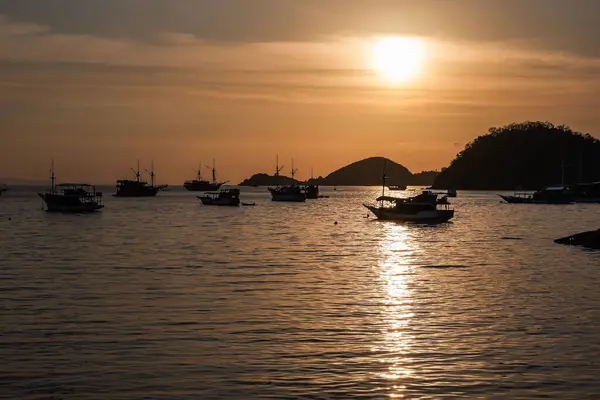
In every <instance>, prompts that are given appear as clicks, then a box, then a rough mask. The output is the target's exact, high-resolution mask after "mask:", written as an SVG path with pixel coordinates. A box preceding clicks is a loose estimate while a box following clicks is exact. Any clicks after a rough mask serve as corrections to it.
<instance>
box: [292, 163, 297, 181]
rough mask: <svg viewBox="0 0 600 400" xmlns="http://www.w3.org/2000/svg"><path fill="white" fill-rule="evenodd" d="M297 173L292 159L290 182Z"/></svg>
mask: <svg viewBox="0 0 600 400" xmlns="http://www.w3.org/2000/svg"><path fill="white" fill-rule="evenodd" d="M296 172H298V168H296V169H294V159H293V158H292V180H294V175H296Z"/></svg>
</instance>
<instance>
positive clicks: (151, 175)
mask: <svg viewBox="0 0 600 400" xmlns="http://www.w3.org/2000/svg"><path fill="white" fill-rule="evenodd" d="M149 174H150V186H154V160H152V161H150V172H149Z"/></svg>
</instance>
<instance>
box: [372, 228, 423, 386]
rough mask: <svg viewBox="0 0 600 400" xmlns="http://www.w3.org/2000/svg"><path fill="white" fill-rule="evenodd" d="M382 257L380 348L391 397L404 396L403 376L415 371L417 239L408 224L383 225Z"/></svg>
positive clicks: (383, 373)
mask: <svg viewBox="0 0 600 400" xmlns="http://www.w3.org/2000/svg"><path fill="white" fill-rule="evenodd" d="M383 229H384V235H383V240H382V242H381V248H380V253H381V261H380V263H379V269H380V271H381V280H382V285H383V287H382V289H383V293H382V301H383V305H384V307H383V313H382V321H381V323H382V326H383V328H382V333H383V338H382V343H381V346H380V347H379V348H378V349H377V350H378V351H380V352H382V353H383V354H384V357H383V360H384V364H386V365H387V369H386V370H385V371H383V372H382V373H381V376H382V377H383V378H384V379H385V380H387V381H389V382H390V383H391V384H392V385H391V387H390V391H391V393H390V397H392V398H398V397H404V392H405V386H404V385H403V380H405V379H407V378H408V377H410V376H411V375H412V374H413V372H414V371H413V370H412V368H411V367H410V364H411V353H412V347H413V346H414V336H412V335H411V334H410V323H411V320H412V318H413V317H414V313H413V312H412V303H413V296H412V291H411V285H410V283H411V280H412V277H413V274H414V266H413V265H411V260H412V258H413V254H414V253H415V251H416V250H417V249H416V247H415V246H416V243H415V242H412V241H411V240H410V234H409V230H408V228H407V227H405V226H402V225H398V224H395V223H388V224H385V225H384V226H383Z"/></svg>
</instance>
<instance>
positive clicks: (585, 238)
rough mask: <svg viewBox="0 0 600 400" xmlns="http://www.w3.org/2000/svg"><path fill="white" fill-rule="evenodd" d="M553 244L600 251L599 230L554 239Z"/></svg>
mask: <svg viewBox="0 0 600 400" xmlns="http://www.w3.org/2000/svg"><path fill="white" fill-rule="evenodd" d="M554 243H558V244H566V245H568V246H583V247H587V248H589V249H597V250H600V229H598V230H596V231H588V232H581V233H576V234H574V235H571V236H567V237H564V238H560V239H556V240H555V241H554Z"/></svg>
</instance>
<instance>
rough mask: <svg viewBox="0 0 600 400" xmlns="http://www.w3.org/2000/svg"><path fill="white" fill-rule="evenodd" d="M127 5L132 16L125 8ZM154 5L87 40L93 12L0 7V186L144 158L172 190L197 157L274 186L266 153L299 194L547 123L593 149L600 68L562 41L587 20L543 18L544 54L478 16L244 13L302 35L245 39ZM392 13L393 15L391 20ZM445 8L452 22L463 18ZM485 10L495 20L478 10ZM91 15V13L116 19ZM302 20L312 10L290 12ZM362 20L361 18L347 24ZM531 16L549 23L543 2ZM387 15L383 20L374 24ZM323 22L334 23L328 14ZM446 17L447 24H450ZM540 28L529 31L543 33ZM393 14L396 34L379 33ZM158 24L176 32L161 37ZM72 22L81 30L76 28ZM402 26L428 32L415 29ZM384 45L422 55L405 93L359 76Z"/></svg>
mask: <svg viewBox="0 0 600 400" xmlns="http://www.w3.org/2000/svg"><path fill="white" fill-rule="evenodd" d="M53 1H54V0H49V2H48V3H44V4H51V3H52V2H53ZM86 1H87V0H82V2H84V3H85V2H86ZM154 1H155V0H151V1H148V2H146V3H144V4H153V3H154ZM579 1H580V2H581V4H582V6H583V5H584V3H585V4H587V7H593V8H594V7H595V8H598V7H596V6H595V5H594V4H593V3H590V2H588V1H585V0H579ZM227 2H228V3H232V4H233V3H235V0H227ZM534 2H535V1H533V0H532V3H534ZM576 2H577V1H576ZM25 3H27V1H26V0H24V4H25ZM132 3H136V4H141V3H140V2H138V1H137V0H130V1H126V4H127V5H128V7H129V6H130V5H131V4H132ZM166 3H167V2H163V3H161V7H163V8H164V7H167V6H165V4H166ZM168 3H169V4H171V6H170V7H171V9H170V10H171V11H173V13H171V14H168V16H165V17H164V18H163V19H161V15H160V14H159V15H155V14H153V13H152V12H149V11H148V10H147V9H145V11H146V12H145V13H141V14H139V15H137V19H136V14H135V13H134V12H133V11H135V9H132V10H133V11H132V12H131V15H130V20H129V21H127V19H126V17H127V15H125V16H123V15H121V16H120V17H119V18H117V22H115V23H114V24H113V25H110V26H108V25H106V24H95V22H96V20H95V19H94V15H93V13H91V16H90V15H88V14H85V17H84V16H82V15H83V14H81V15H80V14H78V12H80V11H78V9H77V7H76V6H73V15H72V20H61V19H58V17H56V18H55V19H52V15H48V14H43V13H42V12H41V11H40V12H39V14H36V13H34V12H32V11H30V10H29V9H25V8H23V9H19V8H18V7H16V6H14V4H15V3H14V2H13V3H9V2H5V1H4V0H0V15H1V16H0V135H1V145H0V178H24V179H35V180H41V179H44V178H45V177H46V174H47V170H48V167H49V164H50V159H51V157H54V158H55V159H56V168H57V175H58V176H59V180H63V181H65V180H84V181H89V182H93V183H107V182H108V183H110V182H112V181H114V180H116V179H118V178H123V177H128V176H129V172H128V171H129V168H130V167H133V166H135V164H136V161H137V159H141V162H142V166H146V167H148V166H149V164H150V160H151V159H154V161H155V164H156V173H157V176H158V181H159V182H164V183H171V184H176V183H181V182H182V181H183V180H185V179H190V178H192V177H193V172H192V171H191V169H192V168H195V167H196V166H197V164H198V162H199V160H202V161H203V163H205V164H209V163H210V162H211V159H212V158H216V160H217V167H218V170H219V176H220V178H222V179H226V180H231V181H233V182H239V181H241V180H242V179H244V178H246V177H249V176H250V175H252V174H253V173H256V172H272V170H273V169H274V164H275V155H276V154H279V158H280V162H281V163H282V164H284V165H285V166H286V168H287V167H289V166H290V164H291V160H290V159H291V158H292V157H293V158H294V159H295V165H296V167H298V168H299V169H300V172H299V175H300V178H306V177H308V176H309V175H310V169H311V168H313V169H314V172H315V175H326V174H327V173H329V172H331V171H333V170H334V169H337V168H339V167H340V166H342V165H344V164H347V163H350V162H352V161H355V160H357V159H360V158H365V157H369V156H376V155H378V156H386V157H389V158H391V159H393V160H395V161H397V162H400V163H402V164H404V165H405V166H406V167H408V168H409V169H410V170H411V171H413V172H418V171H421V170H423V169H439V168H441V167H444V166H446V165H447V164H448V163H449V161H450V160H451V159H452V158H453V157H454V156H455V155H456V153H457V152H458V151H460V150H461V149H462V147H463V146H464V144H465V143H467V142H468V141H470V140H472V139H473V138H475V137H476V136H478V135H480V134H482V133H484V132H485V131H486V130H487V128H488V127H490V126H495V125H502V124H507V123H510V122H513V121H521V120H550V121H552V122H554V123H557V124H567V125H569V126H571V127H572V128H573V129H575V130H580V131H584V132H589V133H591V134H592V135H594V136H597V137H598V133H599V132H600V117H599V116H598V115H597V110H598V106H599V105H600V101H599V100H600V99H599V97H598V95H597V93H599V92H600V91H599V89H600V74H599V72H600V51H598V52H597V51H596V50H597V49H596V48H595V47H593V46H588V47H586V46H584V44H586V43H587V42H582V41H581V40H578V36H577V34H578V33H579V32H578V24H577V22H578V21H577V19H581V21H580V22H581V23H580V25H581V26H582V28H581V29H582V32H581V33H582V34H584V33H585V34H586V35H588V34H589V33H590V32H588V31H587V30H585V29H587V28H585V26H587V25H586V24H591V23H595V24H596V25H600V21H598V22H596V21H595V20H593V21H588V20H584V18H585V17H586V16H587V13H580V14H576V15H572V16H570V17H569V14H568V11H565V10H562V9H560V8H557V9H556V10H555V12H556V14H557V16H560V15H562V17H565V12H567V17H569V18H571V19H573V20H574V21H571V20H569V19H568V18H567V19H566V20H565V21H566V22H565V25H566V26H567V28H568V29H570V30H569V31H568V32H566V33H563V35H562V36H560V38H558V39H557V38H553V37H545V36H544V35H545V32H546V31H547V29H545V28H544V26H540V27H539V32H538V31H535V30H533V31H532V32H523V33H520V34H519V35H516V34H515V31H514V30H513V31H512V33H513V35H511V36H506V37H503V36H502V34H500V33H498V32H496V31H494V29H496V30H497V31H500V30H502V25H501V24H498V23H497V24H496V25H498V26H495V25H494V24H492V28H493V29H492V28H490V30H485V29H487V28H485V29H483V28H482V27H483V26H484V25H485V24H483V21H482V20H481V18H488V19H489V21H495V22H498V21H496V20H495V18H496V16H495V14H494V12H492V11H494V10H486V9H485V8H482V9H481V10H482V11H481V12H482V13H483V12H487V14H484V15H483V16H482V17H481V18H479V19H478V18H475V19H473V18H471V19H470V20H469V21H471V22H465V24H469V23H470V24H471V25H473V26H471V28H472V30H471V31H468V30H467V29H466V28H465V27H464V26H462V25H463V24H461V23H457V24H456V25H455V24H453V23H451V22H452V21H445V20H444V16H443V14H444V13H439V12H436V11H435V9H436V8H435V7H433V6H431V7H425V8H423V9H417V8H414V9H413V8H412V6H411V7H409V8H410V10H409V11H410V12H412V13H413V14H412V15H413V18H412V19H406V12H405V13H402V12H400V11H401V10H398V9H397V8H396V6H395V5H390V4H392V3H390V2H385V1H374V2H373V4H374V5H373V10H368V8H369V7H365V6H364V4H365V3H357V2H355V1H349V2H348V3H342V2H339V1H335V0H331V1H323V2H322V3H319V2H313V1H312V0H311V1H307V2H306V3H302V4H303V6H299V5H298V4H299V3H298V2H289V1H284V0H282V2H280V3H274V2H269V1H267V0H261V1H258V0H257V2H256V3H254V4H255V5H256V7H259V8H260V6H264V7H265V10H269V9H272V8H273V7H278V12H280V13H285V12H288V11H289V10H287V9H286V8H285V5H286V4H287V7H290V10H291V11H289V12H292V11H293V12H294V14H293V15H300V16H301V17H302V18H304V20H303V24H300V23H299V22H298V21H296V22H295V23H292V22H294V21H293V20H291V22H290V24H291V25H292V26H291V27H288V26H285V25H283V24H272V25H269V27H268V29H270V30H268V31H267V30H261V29H258V28H257V26H258V25H257V24H251V23H250V22H252V21H250V22H248V23H247V24H246V25H244V23H245V21H246V20H245V19H244V18H246V19H248V18H258V17H256V16H255V15H254V14H253V13H251V12H247V13H246V14H244V15H242V16H240V15H237V14H235V15H229V14H227V13H225V14H223V11H222V10H216V11H215V10H213V8H218V6H214V5H210V4H209V3H206V2H205V1H201V0H199V1H198V2H188V1H181V2H180V3H178V2H172V3H171V2H168ZM400 3H403V4H409V3H405V2H403V1H402V0H399V2H397V3H394V4H400ZM425 3H431V4H433V3H434V2H425ZM450 3H454V4H455V5H456V6H457V7H459V8H460V7H463V6H464V7H467V5H468V4H470V3H472V2H470V1H467V0H464V1H456V2H450ZM486 3H487V4H488V5H489V7H490V9H492V8H494V7H497V4H494V3H491V2H486V1H483V2H480V4H486ZM32 4H33V3H32ZM36 4H39V3H36ZM73 4H75V3H73ZM89 4H92V3H89ZM95 4H97V3H95ZM102 4H103V5H101V6H97V5H96V7H105V8H107V9H108V8H110V7H113V6H115V4H117V3H113V1H112V0H111V1H107V2H106V3H102ZM156 4H158V3H156ZM202 4H205V7H206V8H205V9H202ZM240 4H242V3H240ZM306 4H308V5H312V7H313V8H311V9H308V8H307V9H305V8H303V9H302V10H300V11H299V10H298V9H297V8H298V7H308V6H306ZM320 4H326V5H325V6H322V5H320ZM344 4H346V7H344ZM353 4H354V5H355V6H352V5H353ZM360 4H362V5H363V8H366V9H367V10H366V11H365V14H364V18H363V19H357V16H356V15H355V14H356V12H357V10H360ZM444 4H446V3H444ZM492 4H494V5H492ZM504 4H506V7H510V4H517V3H515V2H512V1H508V2H506V3H504ZM540 4H541V3H540ZM544 4H555V5H556V7H560V3H559V2H555V1H553V0H550V3H544ZM192 5H193V9H192V8H190V9H189V10H185V9H183V10H179V9H178V8H184V7H192ZM140 7H142V6H140ZM268 7H271V8H268ZM294 7H296V8H294ZM319 7H320V8H319ZM335 7H338V8H337V9H336V8H335ZM353 7H354V8H353ZM377 7H378V8H377ZM386 7H388V8H389V14H390V16H389V18H388V19H386V20H382V19H381V15H386V13H383V12H384V11H386ZM407 7H408V6H407ZM42 8H43V7H42ZM126 8H127V7H126ZM375 8H376V9H375ZM595 8H594V10H595ZM338 9H339V11H340V13H342V14H340V15H341V17H345V19H344V20H343V24H342V23H340V22H339V21H340V20H338V19H336V18H334V16H335V15H336V14H333V13H330V12H332V11H335V10H338ZM207 10H208V11H210V12H215V13H217V11H218V16H220V18H221V19H222V20H221V21H220V22H221V23H222V25H224V26H225V27H227V28H228V29H229V27H230V26H231V27H238V28H239V29H238V30H237V31H235V32H234V31H230V30H227V29H225V28H223V27H222V26H220V25H218V24H216V23H213V22H210V21H208V22H207V21H204V20H202V21H197V24H196V25H194V24H193V23H191V22H189V21H188V20H187V19H185V18H189V17H187V14H190V13H191V12H192V11H194V12H198V13H199V14H198V15H203V14H202V12H203V11H204V12H205V13H206V12H208V11H207ZM101 11H106V12H107V13H108V10H104V9H102V10H101ZM175 11H177V12H175ZM186 11H188V12H186ZM367 11H372V12H371V13H369V12H367ZM375 11H377V12H375ZM405 11H406V10H405ZM496 11H497V10H496ZM500 11H502V12H505V13H506V15H510V13H508V11H510V10H500ZM588 11H589V10H588ZM48 12H49V13H50V9H48ZM122 12H123V13H124V14H127V10H125V11H123V10H122ZM156 12H157V13H158V11H156ZM407 12H408V11H407ZM452 12H456V11H454V8H453V9H452ZM471 12H474V11H471ZM532 12H535V10H533V11H532ZM163 13H164V10H163ZM344 13H345V14H344ZM382 13H383V14H382ZM394 13H397V14H394ZM448 13H449V15H448V18H454V21H455V22H456V19H457V18H459V17H460V16H462V15H463V14H459V13H456V14H455V15H454V14H450V9H449V11H448ZM548 13H549V12H548V11H545V12H544V13H542V14H540V15H539V18H552V17H553V15H554V14H552V15H550V14H548ZM546 14H548V15H546ZM598 14H600V12H598V13H596V14H595V15H598ZM98 15H100V14H98ZM290 15H292V14H290ZM394 15H396V16H397V19H398V21H397V23H396V24H393V23H391V22H390V21H392V22H393V21H394V20H393V18H392V17H393V16H394ZM534 15H535V14H534ZM150 17H152V18H150ZM167 17H168V18H171V19H173V20H174V21H175V22H178V21H179V22H180V23H179V24H176V23H175V22H170V23H171V25H169V24H167V23H166V22H165V19H166V18H167ZM234 17H235V18H234ZM341 17H340V18H341ZM471 17H472V16H471ZM78 18H81V19H85V18H91V19H90V21H89V23H87V24H84V23H80V24H75V22H77V21H78ZM98 18H100V17H98ZM144 18H146V19H144ZM177 18H179V19H177ZM215 18H217V17H215ZM264 18H269V17H268V16H266V17H264ZM311 18H312V19H311ZM369 18H370V20H369ZM403 18H404V20H403ZM415 18H421V19H422V20H423V21H426V22H427V23H423V24H415V23H414V19H415ZM497 18H502V13H499V15H498V17H497ZM593 18H597V17H593ZM121 20H124V21H121ZM65 21H66V22H65ZM169 21H171V20H169ZM193 21H194V20H192V22H193ZM311 21H312V22H311ZM327 21H330V25H331V29H327V27H328V24H327ZM378 21H379V22H378ZM403 21H404V22H403ZM507 21H508V19H507ZM126 22H129V24H130V25H129V26H130V27H131V29H130V30H131V32H129V31H128V29H129V28H128V25H127V23H126ZM246 22H247V21H246ZM119 23H121V24H122V25H119ZM211 23H212V24H213V25H211ZM265 23H267V22H265ZM185 24H189V25H185ZM202 24H204V25H202ZM236 24H237V25H236ZM311 24H312V25H311ZM336 24H337V25H336ZM178 26H186V29H185V31H182V32H178V31H177V30H176V29H177V27H178ZM311 26H312V27H313V28H312V30H311ZM424 26H427V27H428V29H425V28H424ZM455 26H458V27H457V28H454V27H455ZM485 26H486V27H487V25H485ZM142 27H143V29H142ZM153 27H155V29H154V28H153ZM194 27H199V28H198V32H194V31H193V29H192V28H194ZM211 27H212V30H211ZM378 27H384V28H385V29H378ZM394 27H396V28H395V29H394ZM292 28H294V29H292ZM350 28H353V29H350ZM354 28H355V29H354ZM437 28H439V29H437ZM467 28H468V27H467ZM563 28H564V27H563ZM103 29H104V30H103ZM231 29H233V28H231ZM264 29H267V28H264ZM278 29H279V31H278ZM452 29H455V30H456V32H453V31H452ZM531 29H533V28H531ZM565 29H566V28H565ZM584 31H585V32H584ZM278 32H280V34H278ZM234 33H235V34H236V35H238V36H237V37H239V39H237V40H236V39H235V38H236V37H235V35H234ZM567 33H572V35H571V36H569V35H567ZM218 35H221V36H222V37H217V36H218ZM382 35H386V36H388V35H400V36H402V35H407V36H411V37H417V38H419V40H421V42H422V43H423V44H424V49H425V53H426V56H425V58H424V60H423V63H422V69H421V70H420V71H419V74H418V76H416V77H414V78H413V79H411V80H409V81H407V82H403V83H401V84H397V85H390V84H389V82H386V81H385V80H384V79H383V78H382V77H381V76H380V75H378V74H376V73H374V72H373V70H372V69H371V59H370V49H371V46H372V43H373V42H374V40H375V39H376V38H377V37H380V36H382ZM586 37H587V36H586ZM569 38H571V42H569V41H568V40H567V39H569ZM559 39H560V40H559ZM597 53H598V54H597ZM207 172H208V171H207ZM284 173H288V174H289V169H287V170H284Z"/></svg>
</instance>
